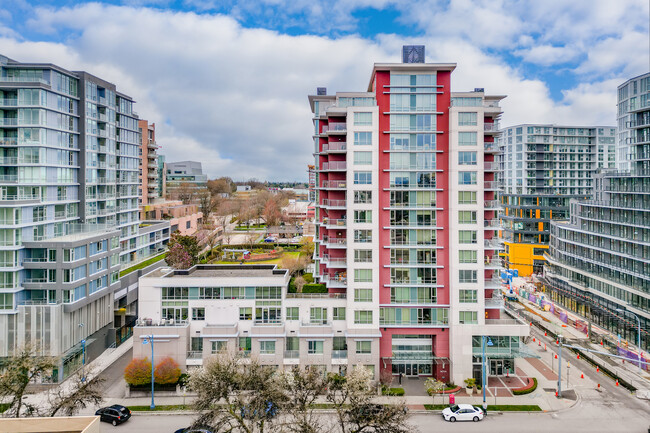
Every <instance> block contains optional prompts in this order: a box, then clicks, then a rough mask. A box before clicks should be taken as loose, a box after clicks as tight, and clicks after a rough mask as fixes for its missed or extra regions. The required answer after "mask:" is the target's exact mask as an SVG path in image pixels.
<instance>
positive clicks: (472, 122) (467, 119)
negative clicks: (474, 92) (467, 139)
mask: <svg viewBox="0 0 650 433" xmlns="http://www.w3.org/2000/svg"><path fill="white" fill-rule="evenodd" d="M458 126H476V113H469V112H468V113H458Z"/></svg>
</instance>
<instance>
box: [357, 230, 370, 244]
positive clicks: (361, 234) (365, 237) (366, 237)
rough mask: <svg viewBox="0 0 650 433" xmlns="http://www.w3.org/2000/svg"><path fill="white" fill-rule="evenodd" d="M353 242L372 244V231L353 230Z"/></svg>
mask: <svg viewBox="0 0 650 433" xmlns="http://www.w3.org/2000/svg"><path fill="white" fill-rule="evenodd" d="M354 241H355V242H359V243H368V242H372V230H355V231H354Z"/></svg>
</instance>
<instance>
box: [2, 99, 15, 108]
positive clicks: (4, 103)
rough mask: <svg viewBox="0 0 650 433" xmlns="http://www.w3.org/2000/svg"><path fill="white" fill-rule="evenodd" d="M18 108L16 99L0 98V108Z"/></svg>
mask: <svg viewBox="0 0 650 433" xmlns="http://www.w3.org/2000/svg"><path fill="white" fill-rule="evenodd" d="M16 106H18V99H14V98H2V99H0V107H16Z"/></svg>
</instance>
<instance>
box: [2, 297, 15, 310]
mask: <svg viewBox="0 0 650 433" xmlns="http://www.w3.org/2000/svg"><path fill="white" fill-rule="evenodd" d="M13 309H14V295H13V293H0V310H13Z"/></svg>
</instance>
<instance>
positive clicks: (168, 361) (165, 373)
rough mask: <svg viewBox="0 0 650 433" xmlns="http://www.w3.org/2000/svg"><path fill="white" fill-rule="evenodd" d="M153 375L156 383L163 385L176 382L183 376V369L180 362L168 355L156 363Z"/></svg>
mask: <svg viewBox="0 0 650 433" xmlns="http://www.w3.org/2000/svg"><path fill="white" fill-rule="evenodd" d="M153 376H154V380H155V381H156V383H159V384H161V385H166V384H175V383H178V379H179V378H180V377H181V369H180V368H179V367H178V363H177V362H176V361H174V359H173V358H171V357H169V356H168V357H166V358H164V359H163V360H162V361H160V362H159V363H158V365H156V369H155V370H154V372H153Z"/></svg>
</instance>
